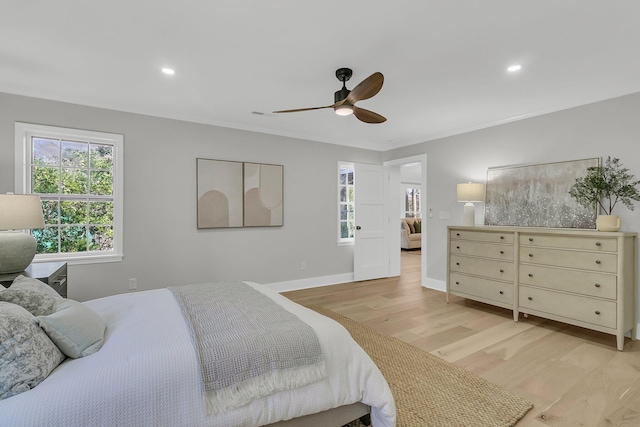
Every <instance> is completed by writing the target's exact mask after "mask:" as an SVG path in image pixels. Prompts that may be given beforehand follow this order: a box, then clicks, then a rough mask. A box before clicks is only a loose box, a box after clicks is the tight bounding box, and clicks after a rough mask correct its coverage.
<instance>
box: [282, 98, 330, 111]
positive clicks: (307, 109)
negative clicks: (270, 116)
mask: <svg viewBox="0 0 640 427" xmlns="http://www.w3.org/2000/svg"><path fill="white" fill-rule="evenodd" d="M340 104H342V101H341V102H339V103H338V102H336V103H335V104H331V105H325V106H324V107H311V108H296V109H294V110H280V111H274V113H297V112H298V111H311V110H321V109H323V108H333V107H336V106H338V105H340Z"/></svg>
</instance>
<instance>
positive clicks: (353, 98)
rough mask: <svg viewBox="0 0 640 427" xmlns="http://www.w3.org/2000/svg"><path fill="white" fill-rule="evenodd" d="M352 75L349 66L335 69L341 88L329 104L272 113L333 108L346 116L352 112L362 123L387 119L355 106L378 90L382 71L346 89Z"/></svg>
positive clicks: (381, 79) (381, 80) (380, 121)
mask: <svg viewBox="0 0 640 427" xmlns="http://www.w3.org/2000/svg"><path fill="white" fill-rule="evenodd" d="M352 75H353V71H351V69H350V68H338V69H337V70H336V77H337V78H338V80H340V81H341V82H342V89H340V90H339V91H336V92H335V93H334V95H333V99H334V103H333V104H331V105H325V106H324V107H311V108H298V109H294V110H280V111H274V113H295V112H299V111H310V110H320V109H323V108H333V111H334V112H335V113H336V114H338V115H339V116H348V115H350V114H353V115H355V116H356V118H357V119H358V120H360V121H361V122H364V123H372V124H375V123H384V122H385V121H387V119H386V118H384V117H382V116H381V115H380V114H378V113H374V112H373V111H369V110H365V109H364V108H359V107H356V106H355V103H356V102H358V101H362V100H365V99H369V98H371V97H373V96H375V95H376V94H377V93H378V92H380V89H382V84H383V83H384V76H383V75H382V73H373V74H372V75H370V76H369V77H367V78H366V79H364V80H363V81H361V82H360V84H358V85H357V86H356V87H355V88H353V90H349V89H347V86H346V82H347V81H348V80H349V79H350V78H351V76H352Z"/></svg>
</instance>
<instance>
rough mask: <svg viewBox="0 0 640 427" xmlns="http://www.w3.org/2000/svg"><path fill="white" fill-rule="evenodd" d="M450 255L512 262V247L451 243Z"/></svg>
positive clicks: (475, 243) (461, 242) (482, 243)
mask: <svg viewBox="0 0 640 427" xmlns="http://www.w3.org/2000/svg"><path fill="white" fill-rule="evenodd" d="M451 253H452V254H460V255H474V256H482V257H487V258H495V259H503V260H505V261H513V246H509V245H498V244H495V243H484V242H467V241H452V242H451Z"/></svg>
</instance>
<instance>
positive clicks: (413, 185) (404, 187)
mask: <svg viewBox="0 0 640 427" xmlns="http://www.w3.org/2000/svg"><path fill="white" fill-rule="evenodd" d="M407 188H413V189H414V190H420V210H418V211H416V213H417V214H419V215H420V216H417V217H416V218H422V185H420V184H416V183H411V182H402V190H401V191H402V212H404V215H405V216H406V214H407V211H406V210H405V197H407V195H406V193H407Z"/></svg>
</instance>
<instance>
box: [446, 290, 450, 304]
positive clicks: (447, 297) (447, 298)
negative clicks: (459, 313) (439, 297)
mask: <svg viewBox="0 0 640 427" xmlns="http://www.w3.org/2000/svg"><path fill="white" fill-rule="evenodd" d="M445 300H446V301H447V304H449V292H447V293H446V294H445Z"/></svg>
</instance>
